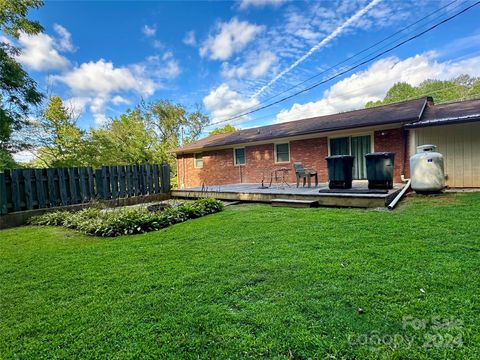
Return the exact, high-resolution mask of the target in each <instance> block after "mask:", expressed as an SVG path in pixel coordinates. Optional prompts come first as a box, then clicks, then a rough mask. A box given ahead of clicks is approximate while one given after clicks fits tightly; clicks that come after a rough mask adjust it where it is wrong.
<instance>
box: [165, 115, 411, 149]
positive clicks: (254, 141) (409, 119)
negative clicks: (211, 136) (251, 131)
mask: <svg viewBox="0 0 480 360" xmlns="http://www.w3.org/2000/svg"><path fill="white" fill-rule="evenodd" d="M416 121H418V117H414V118H408V119H401V120H395V121H387V122H383V123H377V124H365V125H362V126H338V127H335V128H329V129H325V130H312V131H305V132H301V133H298V134H294V135H288V136H284V135H282V136H272V137H270V138H267V139H264V140H251V141H243V142H233V143H228V144H222V145H216V146H208V147H198V148H193V149H186V150H185V149H182V148H180V149H174V150H171V152H172V153H174V154H177V155H182V154H191V153H195V152H198V151H208V150H210V149H218V148H229V147H232V146H235V145H238V144H254V143H256V142H264V141H267V140H275V139H284V138H289V137H295V136H304V135H312V134H323V133H327V132H333V131H341V130H349V129H361V128H366V127H375V126H383V125H392V124H400V125H402V126H404V125H405V124H406V123H409V122H416Z"/></svg>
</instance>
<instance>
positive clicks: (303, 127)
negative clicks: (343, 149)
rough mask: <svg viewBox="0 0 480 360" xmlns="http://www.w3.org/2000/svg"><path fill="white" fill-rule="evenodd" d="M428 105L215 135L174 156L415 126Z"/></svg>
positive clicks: (391, 107)
mask: <svg viewBox="0 0 480 360" xmlns="http://www.w3.org/2000/svg"><path fill="white" fill-rule="evenodd" d="M426 103H427V98H421V99H416V100H409V101H404V102H400V103H395V104H390V105H384V106H379V107H375V108H370V109H362V110H355V111H348V112H344V113H339V114H333V115H326V116H318V117H313V118H309V119H302V120H296V121H290V122H285V123H280V124H274V125H268V126H261V127H257V128H251V129H245V130H239V131H236V132H234V133H230V134H220V135H213V136H209V137H206V138H204V139H200V140H198V141H195V142H193V143H190V144H188V145H186V146H184V147H182V148H179V149H175V150H174V152H175V153H181V152H192V151H194V150H202V149H208V148H212V147H221V146H227V145H235V144H246V143H250V142H256V141H265V140H270V139H278V138H285V137H290V136H297V135H306V134H315V133H321V132H326V131H334V130H342V129H352V128H359V127H365V126H373V125H383V124H391V123H403V122H414V121H418V120H419V118H420V116H421V114H422V112H423V109H424V108H425V105H426Z"/></svg>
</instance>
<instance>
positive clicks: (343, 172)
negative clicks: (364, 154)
mask: <svg viewBox="0 0 480 360" xmlns="http://www.w3.org/2000/svg"><path fill="white" fill-rule="evenodd" d="M354 158H355V156H351V155H333V156H327V157H326V158H325V159H326V160H327V165H328V187H329V188H330V189H351V188H352V169H353V159H354Z"/></svg>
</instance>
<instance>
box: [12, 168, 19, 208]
mask: <svg viewBox="0 0 480 360" xmlns="http://www.w3.org/2000/svg"><path fill="white" fill-rule="evenodd" d="M11 174H12V202H13V211H20V210H21V205H20V170H13V171H12V173H11Z"/></svg>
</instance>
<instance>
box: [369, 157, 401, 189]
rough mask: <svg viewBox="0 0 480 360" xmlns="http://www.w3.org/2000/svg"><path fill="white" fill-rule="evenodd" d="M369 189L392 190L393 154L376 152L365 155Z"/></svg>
mask: <svg viewBox="0 0 480 360" xmlns="http://www.w3.org/2000/svg"><path fill="white" fill-rule="evenodd" d="M365 163H366V165H367V179H368V188H369V189H392V188H393V169H394V164H395V153H392V152H376V153H370V154H366V155H365Z"/></svg>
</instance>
